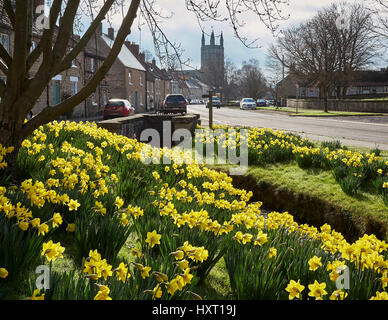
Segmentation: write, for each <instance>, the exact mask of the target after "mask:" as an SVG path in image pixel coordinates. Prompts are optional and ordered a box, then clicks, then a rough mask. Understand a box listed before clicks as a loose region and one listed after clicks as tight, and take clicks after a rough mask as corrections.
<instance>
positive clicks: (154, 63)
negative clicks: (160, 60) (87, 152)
mask: <svg viewBox="0 0 388 320" xmlns="http://www.w3.org/2000/svg"><path fill="white" fill-rule="evenodd" d="M152 65H153V66H154V67H156V60H155V58H152Z"/></svg>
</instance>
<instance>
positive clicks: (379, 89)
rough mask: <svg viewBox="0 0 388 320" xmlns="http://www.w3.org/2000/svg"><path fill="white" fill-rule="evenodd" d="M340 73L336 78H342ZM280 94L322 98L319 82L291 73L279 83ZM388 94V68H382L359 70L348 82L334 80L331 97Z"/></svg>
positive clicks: (294, 96)
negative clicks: (309, 80)
mask: <svg viewBox="0 0 388 320" xmlns="http://www.w3.org/2000/svg"><path fill="white" fill-rule="evenodd" d="M342 78H343V77H342V75H341V74H340V73H338V76H337V77H335V79H342ZM277 90H278V96H280V97H288V98H303V99H314V98H320V90H319V85H318V82H317V81H316V82H308V81H307V80H305V79H303V78H302V77H301V76H296V75H295V74H291V73H290V74H289V75H287V76H286V77H285V79H284V80H282V81H280V82H279V83H278V84H277ZM387 95H388V68H386V69H385V68H383V69H380V70H358V71H354V72H353V73H352V74H351V76H349V78H348V80H347V81H346V83H345V82H344V81H341V80H338V81H336V82H333V87H332V89H331V91H330V93H329V98H338V97H341V98H363V97H368V96H387Z"/></svg>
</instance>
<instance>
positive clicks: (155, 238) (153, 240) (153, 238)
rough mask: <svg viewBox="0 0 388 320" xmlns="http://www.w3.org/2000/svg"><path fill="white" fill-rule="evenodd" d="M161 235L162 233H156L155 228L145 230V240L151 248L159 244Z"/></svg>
mask: <svg viewBox="0 0 388 320" xmlns="http://www.w3.org/2000/svg"><path fill="white" fill-rule="evenodd" d="M161 237H162V235H160V234H158V233H157V232H156V230H154V231H152V232H147V239H146V240H145V242H146V243H148V244H149V246H150V247H151V248H153V247H154V246H155V245H157V244H160V238H161Z"/></svg>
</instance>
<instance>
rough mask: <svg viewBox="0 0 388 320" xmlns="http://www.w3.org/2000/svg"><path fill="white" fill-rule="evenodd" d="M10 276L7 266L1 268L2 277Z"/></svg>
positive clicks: (0, 274)
mask: <svg viewBox="0 0 388 320" xmlns="http://www.w3.org/2000/svg"><path fill="white" fill-rule="evenodd" d="M7 277H8V271H7V269H5V268H0V278H2V279H5V278H7Z"/></svg>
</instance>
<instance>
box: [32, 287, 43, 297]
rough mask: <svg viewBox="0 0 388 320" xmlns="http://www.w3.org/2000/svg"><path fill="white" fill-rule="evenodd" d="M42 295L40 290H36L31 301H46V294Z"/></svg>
mask: <svg viewBox="0 0 388 320" xmlns="http://www.w3.org/2000/svg"><path fill="white" fill-rule="evenodd" d="M39 294H40V290H39V289H35V290H34V292H33V294H32V297H31V298H30V299H31V300H44V293H43V294H41V295H40V296H39Z"/></svg>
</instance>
